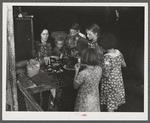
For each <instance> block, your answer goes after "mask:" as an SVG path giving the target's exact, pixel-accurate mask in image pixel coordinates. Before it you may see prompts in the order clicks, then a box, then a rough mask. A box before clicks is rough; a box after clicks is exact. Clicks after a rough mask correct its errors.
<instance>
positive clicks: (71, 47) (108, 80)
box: [36, 23, 126, 112]
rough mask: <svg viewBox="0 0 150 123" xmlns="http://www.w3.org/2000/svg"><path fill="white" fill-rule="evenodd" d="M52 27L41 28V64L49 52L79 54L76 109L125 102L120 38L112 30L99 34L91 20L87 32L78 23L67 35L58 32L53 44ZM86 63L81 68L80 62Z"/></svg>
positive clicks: (112, 107) (112, 106) (97, 109)
mask: <svg viewBox="0 0 150 123" xmlns="http://www.w3.org/2000/svg"><path fill="white" fill-rule="evenodd" d="M48 38H49V31H48V30H47V29H43V30H41V41H37V42H36V56H37V57H38V59H39V61H40V63H41V64H43V63H44V62H45V60H48V61H49V62H50V56H51V55H56V56H58V57H59V58H63V57H66V56H69V57H78V58H80V59H81V62H79V63H77V64H76V65H75V67H74V68H75V76H74V83H73V85H74V88H75V89H79V90H78V94H77V98H76V102H75V108H74V111H80V112H84V111H86V112H100V111H101V108H100V105H106V106H107V110H108V112H113V111H114V110H117V109H118V106H120V105H122V104H124V103H125V89H124V83H123V77H122V72H121V67H126V63H125V60H124V57H123V55H122V53H121V52H120V51H119V50H118V49H116V43H117V39H116V38H115V36H114V35H113V34H112V33H103V34H100V27H99V26H98V25H97V24H92V25H91V26H89V27H87V28H86V36H85V35H84V34H83V33H81V32H80V25H79V24H78V23H75V24H73V25H72V27H71V28H70V30H69V34H67V36H65V37H64V36H58V37H56V38H55V40H54V44H55V45H54V47H52V45H51V42H47V40H48ZM82 65H84V66H86V67H85V68H84V69H83V70H82V71H80V70H79V69H80V68H81V66H82Z"/></svg>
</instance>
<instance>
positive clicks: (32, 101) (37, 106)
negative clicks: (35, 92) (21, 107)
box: [17, 81, 43, 111]
mask: <svg viewBox="0 0 150 123" xmlns="http://www.w3.org/2000/svg"><path fill="white" fill-rule="evenodd" d="M17 83H18V87H19V89H20V90H21V92H22V93H23V95H24V96H25V99H26V101H27V102H26V104H28V103H29V102H30V106H33V107H34V108H35V109H36V110H37V111H43V109H42V108H41V107H40V106H39V105H38V103H37V102H36V101H35V100H34V99H33V97H32V96H31V94H30V93H29V92H28V91H27V90H26V89H25V88H24V87H23V86H22V85H21V84H20V82H19V81H18V82H17ZM28 106H29V105H27V108H28V110H30V109H33V108H32V107H30V109H29V107H28Z"/></svg>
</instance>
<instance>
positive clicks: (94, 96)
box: [74, 66, 102, 112]
mask: <svg viewBox="0 0 150 123" xmlns="http://www.w3.org/2000/svg"><path fill="white" fill-rule="evenodd" d="M101 76H102V69H101V67H100V66H95V68H94V69H89V68H88V69H84V70H83V71H81V72H79V75H78V76H77V80H76V82H77V83H78V84H81V86H80V88H79V90H78V94H77V98H76V102H75V108H74V110H75V111H76V112H100V98H99V82H100V79H101Z"/></svg>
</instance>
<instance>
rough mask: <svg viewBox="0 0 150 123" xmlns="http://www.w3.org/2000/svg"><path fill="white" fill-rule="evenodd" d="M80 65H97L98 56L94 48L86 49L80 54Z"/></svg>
mask: <svg viewBox="0 0 150 123" xmlns="http://www.w3.org/2000/svg"><path fill="white" fill-rule="evenodd" d="M81 63H83V64H87V65H93V66H95V65H99V56H98V53H97V51H96V50H95V49H94V48H86V49H84V50H83V51H82V54H81Z"/></svg>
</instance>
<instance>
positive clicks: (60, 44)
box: [52, 37, 65, 57]
mask: <svg viewBox="0 0 150 123" xmlns="http://www.w3.org/2000/svg"><path fill="white" fill-rule="evenodd" d="M64 40H65V39H64V38H63V37H58V38H56V40H55V48H54V49H53V51H52V55H56V56H59V57H60V56H61V55H63V54H64Z"/></svg>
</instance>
